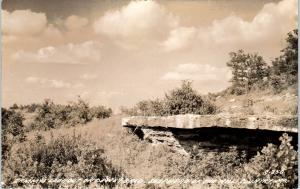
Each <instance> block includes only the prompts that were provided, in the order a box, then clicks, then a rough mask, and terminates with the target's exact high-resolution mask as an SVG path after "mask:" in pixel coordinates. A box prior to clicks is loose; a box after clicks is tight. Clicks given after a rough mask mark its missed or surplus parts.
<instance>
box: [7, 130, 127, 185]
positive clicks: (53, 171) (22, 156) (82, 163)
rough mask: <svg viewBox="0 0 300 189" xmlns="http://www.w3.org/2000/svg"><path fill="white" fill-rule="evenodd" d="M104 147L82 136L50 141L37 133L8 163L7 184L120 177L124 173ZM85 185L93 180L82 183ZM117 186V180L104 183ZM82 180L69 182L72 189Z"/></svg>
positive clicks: (48, 183)
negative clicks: (17, 180) (106, 154)
mask: <svg viewBox="0 0 300 189" xmlns="http://www.w3.org/2000/svg"><path fill="white" fill-rule="evenodd" d="M103 153H104V152H103V150H102V149H99V148H97V147H96V146H95V144H93V143H90V142H89V141H87V140H84V139H82V138H81V137H80V136H72V137H70V136H60V137H58V138H56V139H53V138H51V140H50V142H49V143H46V142H45V139H44V138H43V137H42V136H41V135H36V137H35V139H34V140H33V141H30V142H29V144H26V145H25V144H24V145H21V146H20V147H19V148H18V149H17V150H16V152H15V153H14V154H12V155H11V156H9V158H8V160H7V161H6V162H5V163H4V173H3V178H4V179H3V181H4V183H5V186H6V187H19V186H22V187H25V188H26V187H33V186H37V187H43V188H49V187H54V188H58V187H59V186H63V187H66V186H65V185H64V184H63V183H50V182H45V183H37V184H27V183H22V182H19V183H18V182H14V181H15V179H18V178H19V179H47V180H48V179H82V180H84V179H91V178H94V179H104V178H105V177H106V176H107V177H110V178H120V177H121V176H122V172H121V171H120V170H119V169H116V168H114V167H113V166H112V165H111V163H109V162H108V161H107V160H106V158H105V157H104V155H103ZM80 184H81V186H82V187H83V186H84V185H88V184H89V183H80ZM101 184H102V185H107V186H109V187H113V186H114V185H115V184H114V183H112V182H111V183H101ZM75 186H76V187H78V186H80V185H79V183H74V185H73V186H72V184H71V185H67V187H68V188H72V187H75Z"/></svg>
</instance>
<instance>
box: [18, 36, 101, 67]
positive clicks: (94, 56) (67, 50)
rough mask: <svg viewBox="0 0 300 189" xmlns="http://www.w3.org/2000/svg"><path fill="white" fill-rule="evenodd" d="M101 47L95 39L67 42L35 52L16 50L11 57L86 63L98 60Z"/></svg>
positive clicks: (24, 59) (23, 59)
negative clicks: (77, 42)
mask: <svg viewBox="0 0 300 189" xmlns="http://www.w3.org/2000/svg"><path fill="white" fill-rule="evenodd" d="M101 47H102V45H101V44H100V43H98V42H95V41H86V42H83V43H79V44H73V43H69V44H67V45H62V46H58V47H53V46H48V47H43V48H41V49H39V50H37V51H36V52H25V51H17V52H16V53H14V54H13V59H14V60H15V61H17V62H37V63H57V64H59V63H64V64H86V63H92V62H99V61H100V59H101Z"/></svg>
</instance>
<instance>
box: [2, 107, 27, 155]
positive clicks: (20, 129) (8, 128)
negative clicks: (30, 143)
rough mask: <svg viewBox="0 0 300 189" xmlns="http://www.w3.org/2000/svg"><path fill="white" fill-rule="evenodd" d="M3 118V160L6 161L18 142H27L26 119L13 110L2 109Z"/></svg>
mask: <svg viewBox="0 0 300 189" xmlns="http://www.w3.org/2000/svg"><path fill="white" fill-rule="evenodd" d="M1 116H2V120H1V123H2V134H1V136H2V160H3V159H6V157H7V155H8V154H9V153H10V150H11V147H12V145H13V144H14V143H16V142H23V141H25V139H26V137H25V134H24V125H23V121H24V117H23V115H22V114H21V113H19V112H16V111H15V110H13V109H9V110H7V109H5V108H2V109H1Z"/></svg>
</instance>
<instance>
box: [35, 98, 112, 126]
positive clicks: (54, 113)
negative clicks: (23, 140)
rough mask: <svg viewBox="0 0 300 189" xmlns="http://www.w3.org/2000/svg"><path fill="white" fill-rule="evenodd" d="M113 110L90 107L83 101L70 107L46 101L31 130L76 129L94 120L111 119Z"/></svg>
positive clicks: (37, 110)
mask: <svg viewBox="0 0 300 189" xmlns="http://www.w3.org/2000/svg"><path fill="white" fill-rule="evenodd" d="M111 114H112V110H111V109H110V108H105V107H104V106H98V107H89V105H88V103H86V102H85V101H83V100H82V99H80V98H79V99H78V101H77V102H72V103H70V104H68V105H57V104H54V103H53V102H52V101H50V100H46V101H45V102H44V103H43V104H41V105H40V106H37V109H36V115H35V117H34V121H33V122H32V123H31V128H30V129H41V130H47V129H50V128H59V127H62V126H67V127H74V126H76V125H78V124H86V123H87V122H89V121H91V120H92V119H93V118H97V119H103V118H107V117H110V116H111Z"/></svg>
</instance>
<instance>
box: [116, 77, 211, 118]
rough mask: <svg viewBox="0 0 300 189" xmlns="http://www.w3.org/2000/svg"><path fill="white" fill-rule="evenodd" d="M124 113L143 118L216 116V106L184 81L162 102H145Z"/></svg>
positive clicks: (124, 109) (189, 83)
mask: <svg viewBox="0 0 300 189" xmlns="http://www.w3.org/2000/svg"><path fill="white" fill-rule="evenodd" d="M121 111H122V113H125V114H129V115H143V116H151V115H152V116H153V115H157V116H165V115H178V114H201V115H203V114H214V113H216V106H215V105H214V104H213V103H212V101H210V100H209V99H208V98H203V97H202V96H201V95H199V94H198V93H197V92H196V91H195V90H194V89H193V88H192V83H191V82H189V81H183V82H182V85H181V87H180V88H176V89H174V90H172V91H170V92H169V93H168V94H166V95H165V98H164V99H162V100H160V99H156V100H143V101H140V102H138V103H137V104H136V106H135V107H134V108H131V109H128V108H124V107H122V108H121Z"/></svg>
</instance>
